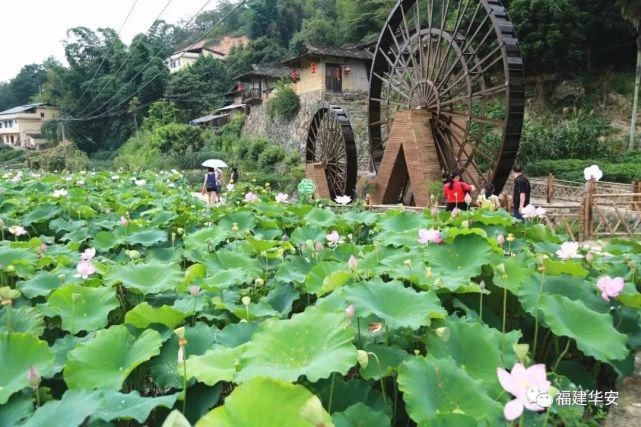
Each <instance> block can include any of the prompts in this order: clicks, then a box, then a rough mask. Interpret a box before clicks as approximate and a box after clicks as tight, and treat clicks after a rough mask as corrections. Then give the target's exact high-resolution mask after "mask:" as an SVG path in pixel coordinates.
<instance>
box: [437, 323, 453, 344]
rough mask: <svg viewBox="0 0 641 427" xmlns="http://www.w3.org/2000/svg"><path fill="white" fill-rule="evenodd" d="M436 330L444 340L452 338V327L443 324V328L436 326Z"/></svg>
mask: <svg viewBox="0 0 641 427" xmlns="http://www.w3.org/2000/svg"><path fill="white" fill-rule="evenodd" d="M434 332H435V333H436V335H437V336H438V337H439V338H440V339H442V340H443V341H448V340H449V339H450V336H451V331H450V328H447V327H445V326H443V327H441V328H436V330H435V331H434Z"/></svg>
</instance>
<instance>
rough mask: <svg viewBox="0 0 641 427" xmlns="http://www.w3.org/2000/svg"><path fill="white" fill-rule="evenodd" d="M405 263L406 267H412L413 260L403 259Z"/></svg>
mask: <svg viewBox="0 0 641 427" xmlns="http://www.w3.org/2000/svg"><path fill="white" fill-rule="evenodd" d="M403 265H404V266H405V267H411V266H412V260H411V259H406V260H405V261H403Z"/></svg>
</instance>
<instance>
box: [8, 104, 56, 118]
mask: <svg viewBox="0 0 641 427" xmlns="http://www.w3.org/2000/svg"><path fill="white" fill-rule="evenodd" d="M43 105H45V104H27V105H21V106H19V107H13V108H10V109H8V110H5V111H0V116H6V115H9V114H18V113H24V112H25V111H28V110H31V109H32V108H36V107H42V106H43Z"/></svg>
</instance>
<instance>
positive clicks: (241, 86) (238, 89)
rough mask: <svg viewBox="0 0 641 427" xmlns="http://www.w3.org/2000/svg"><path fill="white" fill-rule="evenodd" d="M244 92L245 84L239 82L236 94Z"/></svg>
mask: <svg viewBox="0 0 641 427" xmlns="http://www.w3.org/2000/svg"><path fill="white" fill-rule="evenodd" d="M242 91H243V82H238V83H237V84H236V92H242Z"/></svg>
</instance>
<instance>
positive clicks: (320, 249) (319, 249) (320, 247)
mask: <svg viewBox="0 0 641 427" xmlns="http://www.w3.org/2000/svg"><path fill="white" fill-rule="evenodd" d="M309 246H312V245H311V244H310V245H309ZM314 249H316V252H321V251H322V250H323V243H322V242H316V245H315V247H314Z"/></svg>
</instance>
